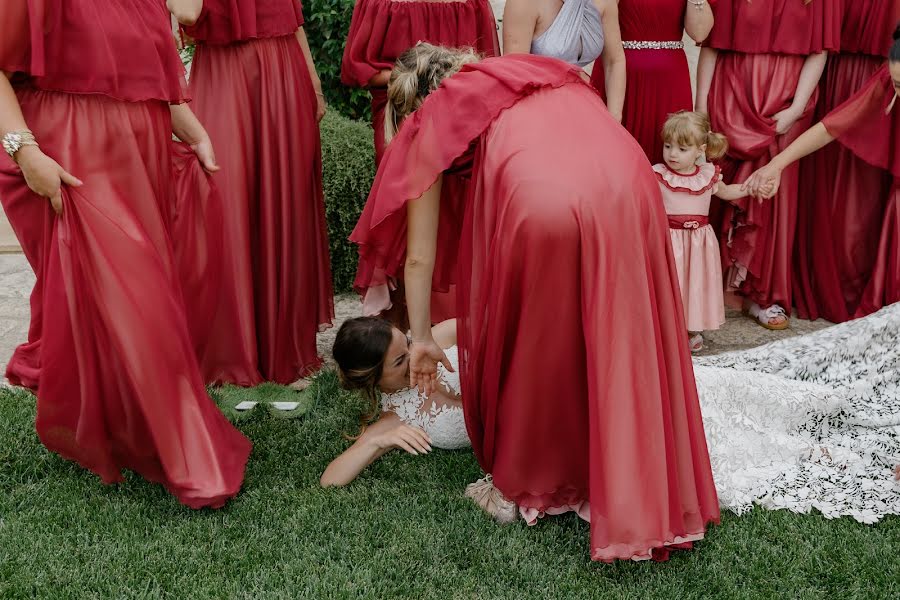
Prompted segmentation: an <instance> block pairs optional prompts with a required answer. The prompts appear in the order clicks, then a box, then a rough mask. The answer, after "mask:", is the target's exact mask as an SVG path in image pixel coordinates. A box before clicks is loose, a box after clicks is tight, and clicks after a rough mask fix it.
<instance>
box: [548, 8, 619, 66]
mask: <svg viewBox="0 0 900 600" xmlns="http://www.w3.org/2000/svg"><path fill="white" fill-rule="evenodd" d="M601 52H603V26H602V24H601V23H600V13H599V11H598V10H597V7H596V6H595V5H594V2H593V0H564V1H563V5H562V8H561V9H560V10H559V14H557V15H556V19H554V20H553V23H552V24H551V25H550V27H549V28H547V30H546V31H545V32H544V33H542V34H541V35H539V36H537V37H536V38H534V39H533V40H532V41H531V53H532V54H540V55H541V56H552V57H553V58H558V59H560V60H564V61H566V62H567V63H571V64H573V65H577V66H579V67H586V66H587V65H589V64H591V63H592V62H594V61H595V60H596V59H597V57H599V56H600V53H601Z"/></svg>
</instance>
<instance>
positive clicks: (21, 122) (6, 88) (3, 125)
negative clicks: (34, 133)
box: [0, 72, 40, 141]
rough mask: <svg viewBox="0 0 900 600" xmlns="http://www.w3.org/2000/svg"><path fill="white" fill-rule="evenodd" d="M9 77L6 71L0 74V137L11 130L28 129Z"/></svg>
mask: <svg viewBox="0 0 900 600" xmlns="http://www.w3.org/2000/svg"><path fill="white" fill-rule="evenodd" d="M9 77H10V74H9V73H6V72H2V75H0V137H2V136H4V135H6V134H7V133H10V132H13V131H24V130H26V129H28V125H27V123H25V117H24V116H23V115H22V108H21V107H20V106H19V99H18V98H16V92H15V91H13V87H12V84H11V83H10V82H9ZM38 141H40V140H38Z"/></svg>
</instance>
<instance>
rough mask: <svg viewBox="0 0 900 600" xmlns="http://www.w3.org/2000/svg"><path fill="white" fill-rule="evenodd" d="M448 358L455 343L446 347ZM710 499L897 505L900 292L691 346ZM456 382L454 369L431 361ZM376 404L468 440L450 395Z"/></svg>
mask: <svg viewBox="0 0 900 600" xmlns="http://www.w3.org/2000/svg"><path fill="white" fill-rule="evenodd" d="M447 357H448V358H449V359H450V361H451V363H452V364H453V366H454V368H456V367H457V365H458V361H457V352H456V348H451V349H450V350H448V351H447ZM694 369H695V374H696V378H697V388H698V390H699V393H700V404H701V410H702V412H703V424H704V426H705V429H706V439H707V442H708V446H709V454H710V460H711V462H712V467H713V476H714V478H715V481H716V489H717V491H718V493H719V503H720V504H721V505H722V507H723V508H726V509H729V510H731V511H733V512H735V513H738V514H740V513H743V512H745V511H747V510H750V508H751V507H752V506H753V505H754V504H758V505H761V506H764V507H767V508H772V509H779V508H784V509H788V510H791V511H794V512H803V513H805V512H809V511H810V510H811V509H813V508H815V509H817V510H819V511H821V512H822V514H824V515H825V516H826V517H829V518H833V517H840V516H852V517H853V518H854V519H856V520H857V521H861V522H863V523H874V522H875V521H878V520H879V519H880V518H882V517H883V516H885V515H888V514H900V483H898V482H896V481H895V480H894V478H893V467H894V465H896V464H900V304H895V305H893V306H889V307H886V308H884V309H882V310H881V311H879V312H878V313H876V314H874V315H870V316H868V317H866V318H863V319H859V320H856V321H851V322H849V323H844V324H841V325H836V326H834V327H830V328H828V329H824V330H822V331H819V332H816V333H813V334H810V335H805V336H800V337H794V338H789V339H785V340H782V341H779V342H774V343H771V344H767V345H765V346H761V347H759V348H754V349H752V350H745V351H740V352H731V353H728V354H722V355H719V356H712V357H705V358H695V359H694ZM439 378H440V379H441V381H442V382H443V383H444V385H445V387H447V388H448V389H449V390H451V391H453V393H455V394H459V391H460V388H459V377H458V373H448V372H446V371H445V370H444V369H443V368H442V367H439ZM382 407H383V409H384V410H391V411H393V412H396V413H397V414H398V416H400V418H401V419H403V420H404V421H406V422H408V423H410V424H412V425H415V426H417V427H421V428H422V429H424V430H425V431H426V432H427V433H428V434H429V436H430V437H431V438H432V442H433V445H434V446H436V447H438V448H448V449H451V448H461V447H465V446H467V445H468V437H467V436H466V431H465V421H464V420H463V414H462V410H461V409H460V408H458V407H436V406H434V405H432V404H431V403H429V401H428V400H427V399H423V398H421V397H420V396H419V395H418V394H417V393H416V392H415V391H409V390H407V391H403V392H399V393H397V394H390V395H385V396H384V397H383V401H382Z"/></svg>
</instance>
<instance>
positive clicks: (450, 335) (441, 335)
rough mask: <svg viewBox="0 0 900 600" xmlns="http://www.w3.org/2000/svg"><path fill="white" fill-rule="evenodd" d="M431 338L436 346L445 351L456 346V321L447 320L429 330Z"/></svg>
mask: <svg viewBox="0 0 900 600" xmlns="http://www.w3.org/2000/svg"><path fill="white" fill-rule="evenodd" d="M431 336H432V337H433V338H434V341H435V342H437V345H438V346H440V347H441V348H443V349H444V350H446V349H447V348H450V347H452V346H455V345H456V343H457V342H456V319H449V320H447V321H444V322H442V323H438V324H437V325H435V326H434V327H432V328H431Z"/></svg>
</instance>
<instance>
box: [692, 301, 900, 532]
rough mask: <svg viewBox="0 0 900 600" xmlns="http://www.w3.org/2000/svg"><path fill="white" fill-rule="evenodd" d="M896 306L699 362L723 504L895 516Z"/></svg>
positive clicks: (898, 451)
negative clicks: (816, 330)
mask: <svg viewBox="0 0 900 600" xmlns="http://www.w3.org/2000/svg"><path fill="white" fill-rule="evenodd" d="M898 340H900V304H896V305H893V306H889V307H886V308H884V309H882V310H881V311H879V312H878V313H876V314H874V315H871V316H869V317H866V318H864V319H860V320H857V321H851V322H848V323H844V324H841V325H836V326H834V327H831V328H828V329H825V330H822V331H819V332H817V333H814V334H811V335H806V336H800V337H794V338H789V339H786V340H782V341H779V342H774V343H771V344H767V345H765V346H762V347H759V348H754V349H752V350H746V351H741V352H732V353H729V354H723V355H719V356H712V357H706V358H695V359H694V365H695V373H696V377H697V387H698V390H699V392H700V401H701V409H702V411H703V423H704V426H705V428H706V439H707V442H708V446H709V452H710V459H711V461H712V466H713V475H714V477H715V481H716V489H717V491H718V493H719V502H720V504H721V505H722V507H723V508H727V509H729V510H731V511H733V512H735V513H738V514H741V513H743V512H746V511H748V510H749V509H750V508H751V507H752V505H753V504H759V505H761V506H764V507H767V508H772V509H781V508H783V509H787V510H791V511H793V512H799V513H807V512H809V511H810V510H812V509H813V508H815V509H817V510H819V511H821V512H822V514H824V515H825V516H826V517H829V518H834V517H840V516H852V517H853V518H854V519H856V520H857V521H860V522H863V523H874V522H876V521H878V520H879V519H881V518H882V517H883V516H885V515H888V514H900V484H898V483H897V482H896V481H895V480H894V477H893V467H894V466H895V465H896V464H897V463H900V341H898Z"/></svg>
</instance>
